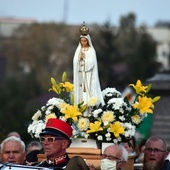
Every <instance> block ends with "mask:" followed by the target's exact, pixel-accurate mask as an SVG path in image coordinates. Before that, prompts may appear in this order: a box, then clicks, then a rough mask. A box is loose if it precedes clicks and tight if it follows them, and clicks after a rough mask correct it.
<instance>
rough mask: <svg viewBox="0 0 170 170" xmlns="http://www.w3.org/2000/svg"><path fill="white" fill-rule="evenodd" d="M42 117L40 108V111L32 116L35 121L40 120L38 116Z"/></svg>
mask: <svg viewBox="0 0 170 170" xmlns="http://www.w3.org/2000/svg"><path fill="white" fill-rule="evenodd" d="M40 117H42V113H41V111H40V110H38V111H37V112H36V113H35V114H34V116H33V117H32V120H33V121H36V120H38V118H40Z"/></svg>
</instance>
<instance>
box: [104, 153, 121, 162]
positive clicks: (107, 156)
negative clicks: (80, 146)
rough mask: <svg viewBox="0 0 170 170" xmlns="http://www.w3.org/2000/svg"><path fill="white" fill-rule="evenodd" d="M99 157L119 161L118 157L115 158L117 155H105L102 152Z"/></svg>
mask: <svg viewBox="0 0 170 170" xmlns="http://www.w3.org/2000/svg"><path fill="white" fill-rule="evenodd" d="M101 158H102V159H105V158H107V159H109V160H112V161H121V159H120V158H117V157H115V156H112V155H106V154H102V155H101Z"/></svg>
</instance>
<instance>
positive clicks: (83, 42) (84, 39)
mask: <svg viewBox="0 0 170 170" xmlns="http://www.w3.org/2000/svg"><path fill="white" fill-rule="evenodd" d="M80 43H81V46H82V47H88V46H89V43H88V40H87V39H86V38H84V37H82V38H81V39H80Z"/></svg>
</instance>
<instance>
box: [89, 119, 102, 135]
mask: <svg viewBox="0 0 170 170" xmlns="http://www.w3.org/2000/svg"><path fill="white" fill-rule="evenodd" d="M100 125H101V122H100V121H95V122H94V123H90V130H88V131H87V132H86V133H93V132H98V131H102V130H103V128H102V127H101V126H100Z"/></svg>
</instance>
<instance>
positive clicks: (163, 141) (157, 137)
mask: <svg viewBox="0 0 170 170" xmlns="http://www.w3.org/2000/svg"><path fill="white" fill-rule="evenodd" d="M159 140H161V141H162V143H163V149H164V150H165V151H167V144H166V141H165V140H164V139H163V138H161V137H160V136H151V137H150V138H149V139H148V140H147V141H146V143H145V146H146V145H147V143H148V142H149V141H159Z"/></svg>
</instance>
